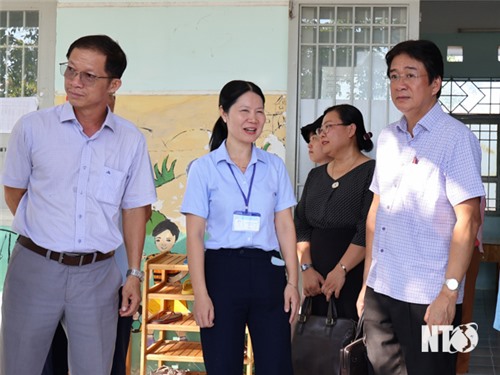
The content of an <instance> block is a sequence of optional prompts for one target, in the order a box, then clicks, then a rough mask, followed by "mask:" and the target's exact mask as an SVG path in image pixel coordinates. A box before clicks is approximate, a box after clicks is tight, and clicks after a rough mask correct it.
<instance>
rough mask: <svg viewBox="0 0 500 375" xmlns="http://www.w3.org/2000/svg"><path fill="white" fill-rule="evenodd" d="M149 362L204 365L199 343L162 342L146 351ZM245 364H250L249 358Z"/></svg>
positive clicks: (244, 360) (246, 358)
mask: <svg viewBox="0 0 500 375" xmlns="http://www.w3.org/2000/svg"><path fill="white" fill-rule="evenodd" d="M146 355H147V358H148V361H164V362H196V363H203V351H202V349H201V343H200V342H197V341H176V340H160V341H157V342H155V343H154V344H152V345H151V346H149V347H148V348H147V349H146ZM243 363H244V364H248V363H249V359H248V357H247V356H245V358H244V359H243Z"/></svg>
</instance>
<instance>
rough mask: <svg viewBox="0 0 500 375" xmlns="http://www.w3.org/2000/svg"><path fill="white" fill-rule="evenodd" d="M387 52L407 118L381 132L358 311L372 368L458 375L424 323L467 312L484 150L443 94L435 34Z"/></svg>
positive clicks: (394, 91)
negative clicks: (433, 347)
mask: <svg viewBox="0 0 500 375" xmlns="http://www.w3.org/2000/svg"><path fill="white" fill-rule="evenodd" d="M386 61H387V73H388V78H389V80H390V87H391V97H392V101H393V102H394V104H395V106H396V107H397V108H398V109H399V110H400V111H401V112H402V113H403V117H402V118H401V120H400V121H397V122H396V123H394V124H391V125H389V126H388V127H387V128H385V129H384V130H383V131H382V133H381V134H380V136H379V138H378V147H377V157H376V159H377V166H376V167H375V173H374V177H373V181H372V184H371V186H370V190H372V191H373V193H374V197H373V202H372V206H371V208H370V211H369V214H368V219H367V224H366V226H367V240H366V260H365V281H366V285H365V286H364V287H363V289H362V291H361V294H360V297H359V299H358V312H359V313H361V311H362V310H363V308H364V314H365V323H364V327H365V332H366V338H367V348H368V356H369V359H370V361H371V362H372V365H373V367H374V370H375V373H376V374H415V375H421V374H426V375H430V374H436V375H445V374H447V375H455V364H456V355H454V354H452V352H453V351H452V352H450V351H449V348H445V347H444V346H440V348H439V350H438V351H437V352H431V351H429V352H425V351H424V350H423V349H422V346H423V344H422V342H423V341H422V340H423V338H422V327H424V328H426V325H427V326H428V327H429V329H431V327H432V326H436V325H453V326H457V325H458V324H460V321H461V303H462V298H463V283H462V281H463V278H464V275H465V273H466V271H467V268H468V265H469V262H470V259H471V256H472V251H473V247H474V242H475V239H476V236H477V232H478V229H479V225H480V223H481V215H480V209H479V207H480V206H479V202H480V197H481V196H483V195H484V188H483V184H482V181H481V149H480V147H479V141H478V139H477V138H476V137H475V136H474V135H473V134H472V132H471V131H470V130H469V129H468V128H467V127H466V126H465V125H464V124H462V123H461V122H459V121H457V120H455V119H453V118H452V117H451V116H449V115H448V114H445V113H444V112H443V111H442V109H441V107H440V105H439V103H438V98H439V95H440V92H441V83H442V78H443V59H442V56H441V53H440V51H439V49H438V47H437V46H436V45H435V44H434V43H432V42H429V41H420V40H419V41H406V42H402V43H399V44H398V45H396V46H395V47H394V48H393V49H392V50H391V51H389V53H388V54H387V56H386ZM440 337H441V338H442V337H443V336H442V335H441V336H440ZM443 344H444V342H443Z"/></svg>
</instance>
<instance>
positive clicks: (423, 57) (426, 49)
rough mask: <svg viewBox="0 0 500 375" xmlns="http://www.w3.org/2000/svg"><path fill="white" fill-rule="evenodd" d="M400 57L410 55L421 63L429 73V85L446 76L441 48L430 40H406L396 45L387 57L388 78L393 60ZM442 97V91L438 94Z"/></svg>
mask: <svg viewBox="0 0 500 375" xmlns="http://www.w3.org/2000/svg"><path fill="white" fill-rule="evenodd" d="M399 55H408V56H410V57H411V58H412V59H415V60H417V61H420V62H421V63H422V64H423V65H424V67H425V70H426V72H427V79H428V80H429V84H431V83H432V81H434V80H435V79H436V78H438V77H439V78H441V79H442V78H443V75H444V62H443V55H442V54H441V51H440V50H439V47H438V46H437V45H436V44H435V43H434V42H431V41H430V40H406V41H404V42H401V43H398V44H396V45H395V46H394V47H392V49H391V50H390V51H389V52H387V54H386V55H385V61H386V63H387V77H389V76H390V74H391V73H390V70H391V64H392V60H394V58H395V57H396V56H399ZM440 95H441V89H439V91H438V92H437V95H436V97H437V98H439V96H440Z"/></svg>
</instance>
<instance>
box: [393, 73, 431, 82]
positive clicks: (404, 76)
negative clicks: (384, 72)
mask: <svg viewBox="0 0 500 375" xmlns="http://www.w3.org/2000/svg"><path fill="white" fill-rule="evenodd" d="M426 76H427V74H417V73H405V74H397V73H391V74H389V81H391V83H392V82H399V81H401V80H403V81H408V82H414V81H416V80H417V79H419V78H421V77H426Z"/></svg>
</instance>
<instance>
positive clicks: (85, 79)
mask: <svg viewBox="0 0 500 375" xmlns="http://www.w3.org/2000/svg"><path fill="white" fill-rule="evenodd" d="M59 69H60V71H61V74H62V75H63V76H64V78H67V79H74V78H75V77H76V76H77V75H79V76H80V81H82V83H83V84H84V85H85V86H93V85H95V83H96V82H97V80H98V79H113V78H115V77H99V76H96V75H95V74H91V73H87V72H79V71H77V70H76V69H74V68H72V67H71V66H69V65H68V63H67V62H63V63H60V64H59Z"/></svg>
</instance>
